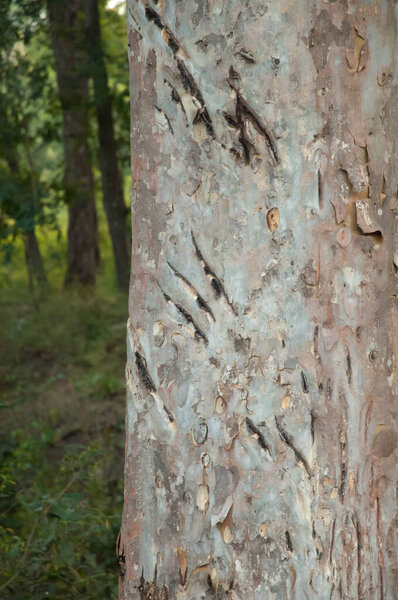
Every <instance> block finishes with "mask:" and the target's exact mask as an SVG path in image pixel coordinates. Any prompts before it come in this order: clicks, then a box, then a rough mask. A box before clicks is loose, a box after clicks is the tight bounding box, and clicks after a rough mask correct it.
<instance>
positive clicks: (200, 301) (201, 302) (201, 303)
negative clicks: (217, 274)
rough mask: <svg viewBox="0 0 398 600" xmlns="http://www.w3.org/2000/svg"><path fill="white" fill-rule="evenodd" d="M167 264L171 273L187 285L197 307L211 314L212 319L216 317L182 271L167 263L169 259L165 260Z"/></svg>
mask: <svg viewBox="0 0 398 600" xmlns="http://www.w3.org/2000/svg"><path fill="white" fill-rule="evenodd" d="M167 264H168V265H169V267H170V269H171V270H172V271H173V273H174V274H175V275H176V276H177V277H178V278H179V279H181V281H183V282H184V283H185V284H186V285H187V286H188V287H189V289H190V291H191V292H192V293H193V294H194V296H195V297H196V303H197V305H198V306H199V308H201V309H202V310H204V311H205V312H207V313H208V314H209V315H210V316H211V318H212V319H213V321H215V320H216V318H215V316H214V314H213V311H212V310H211V308H210V306H209V305H208V304H207V302H206V300H205V299H204V298H203V297H202V296H201V295H200V294H199V292H198V290H197V289H196V288H195V286H194V285H192V283H191V282H190V281H189V280H188V279H187V278H186V277H185V276H184V275H183V274H182V273H180V271H177V269H176V268H175V267H174V266H173V265H172V264H171V263H169V261H167Z"/></svg>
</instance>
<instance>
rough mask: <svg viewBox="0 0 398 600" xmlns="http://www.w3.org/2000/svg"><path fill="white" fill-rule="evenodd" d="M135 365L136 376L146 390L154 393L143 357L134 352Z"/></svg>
mask: <svg viewBox="0 0 398 600" xmlns="http://www.w3.org/2000/svg"><path fill="white" fill-rule="evenodd" d="M135 364H136V365H137V370H138V374H139V376H140V379H141V381H142V383H143V384H144V386H145V387H146V389H147V390H149V391H150V392H156V387H155V384H154V383H153V381H152V377H151V376H150V374H149V371H148V367H147V364H146V360H145V358H144V356H142V355H141V354H140V353H139V352H137V351H136V352H135Z"/></svg>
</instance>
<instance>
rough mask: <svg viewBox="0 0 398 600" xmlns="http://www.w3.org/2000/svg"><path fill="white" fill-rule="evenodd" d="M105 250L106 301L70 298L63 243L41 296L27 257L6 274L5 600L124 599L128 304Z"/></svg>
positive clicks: (0, 418) (0, 504)
mask: <svg viewBox="0 0 398 600" xmlns="http://www.w3.org/2000/svg"><path fill="white" fill-rule="evenodd" d="M42 245H43V244H42ZM103 246H104V243H103V244H102V246H101V251H102V254H103V263H102V267H101V269H100V273H99V277H98V282H97V286H96V289H95V290H94V289H90V290H86V291H81V290H76V289H68V290H64V289H62V275H63V270H64V264H63V260H62V261H61V259H60V256H61V255H62V252H63V249H62V247H61V248H58V247H57V245H56V244H55V241H54V240H53V241H52V242H51V240H50V242H49V243H48V244H47V245H46V246H45V252H44V253H43V254H44V260H45V262H46V266H47V267H48V265H50V269H49V274H50V284H49V287H48V288H47V289H45V290H43V291H41V292H40V293H37V292H36V293H35V294H32V293H31V292H30V291H29V287H28V284H27V278H26V273H25V269H24V264H23V257H22V252H21V251H20V250H19V251H18V250H17V251H16V252H15V256H14V258H13V260H12V262H11V263H10V264H8V265H6V266H1V267H0V340H1V342H0V555H1V556H2V558H1V560H0V564H1V566H0V597H1V598H3V599H4V600H5V599H7V598H14V599H17V600H24V599H28V598H29V600H34V599H38V600H39V599H40V600H42V599H43V598H51V599H54V600H55V599H58V598H62V599H63V600H65V599H69V598H70V599H72V598H76V599H77V598H79V599H83V598H84V599H91V598H92V599H94V598H95V599H97V600H102V599H104V600H105V599H107V600H108V599H112V598H116V597H117V577H118V565H117V560H116V556H115V541H116V536H117V533H118V530H119V527H120V520H121V512H122V500H123V449H124V413H125V391H124V366H125V327H126V319H127V295H126V294H122V293H119V292H116V291H115V285H114V281H113V279H114V274H113V266H112V259H111V255H110V248H107V247H106V245H105V250H103ZM54 248H57V250H56V252H55V254H54V253H53V250H54Z"/></svg>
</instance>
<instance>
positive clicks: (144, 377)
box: [135, 350, 175, 423]
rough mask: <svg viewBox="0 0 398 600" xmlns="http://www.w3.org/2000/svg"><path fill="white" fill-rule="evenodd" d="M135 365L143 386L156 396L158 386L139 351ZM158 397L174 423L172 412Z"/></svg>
mask: <svg viewBox="0 0 398 600" xmlns="http://www.w3.org/2000/svg"><path fill="white" fill-rule="evenodd" d="M135 364H136V366H137V371H138V374H139V377H140V379H141V381H142V383H143V385H144V386H145V387H146V389H147V390H148V391H149V392H150V393H151V394H156V386H155V384H154V383H153V380H152V377H151V376H150V374H149V370H148V366H147V362H146V359H145V357H144V356H143V355H142V354H140V353H139V352H138V351H137V350H136V351H135ZM156 397H157V398H158V401H159V402H161V404H162V406H163V410H164V412H165V413H166V415H167V416H168V418H169V421H170V423H174V421H175V419H174V417H173V414H172V412H171V410H170V409H169V408H167V406H166V405H165V403H164V402H163V401H162V400H160V399H159V397H158V395H157V394H156Z"/></svg>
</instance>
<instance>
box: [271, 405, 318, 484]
mask: <svg viewBox="0 0 398 600" xmlns="http://www.w3.org/2000/svg"><path fill="white" fill-rule="evenodd" d="M281 421H282V417H277V416H275V423H276V428H277V430H278V432H279V435H280V437H281V439H282V441H283V442H284V443H285V444H286V446H288V447H289V448H290V449H291V450H293V453H294V456H295V458H296V461H297V462H298V463H300V464H302V465H303V467H304V469H305V471H306V473H307V475H308V477H309V478H311V477H312V470H311V468H310V466H309V464H308V461H307V459H306V458H305V457H304V456H303V454H302V453H301V452H300V450H298V449H297V448H296V446H295V445H294V443H293V440H292V436H291V435H290V434H289V433H288V432H287V431H286V429H285V428H284V427H283V425H282V423H281Z"/></svg>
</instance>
